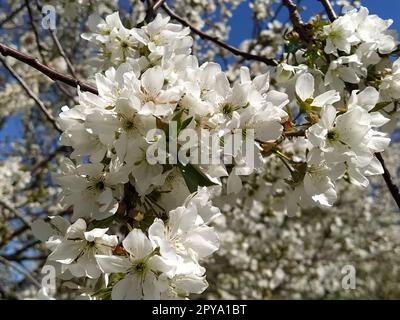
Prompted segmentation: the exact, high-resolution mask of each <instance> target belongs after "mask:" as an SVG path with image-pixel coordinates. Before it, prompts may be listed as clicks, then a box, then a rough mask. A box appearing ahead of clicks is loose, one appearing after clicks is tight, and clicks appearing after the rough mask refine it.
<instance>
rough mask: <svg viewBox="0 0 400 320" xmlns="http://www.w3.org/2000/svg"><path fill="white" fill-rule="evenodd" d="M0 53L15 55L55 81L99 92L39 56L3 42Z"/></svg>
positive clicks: (95, 92)
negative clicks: (28, 53)
mask: <svg viewBox="0 0 400 320" xmlns="http://www.w3.org/2000/svg"><path fill="white" fill-rule="evenodd" d="M0 54H2V55H3V56H4V57H6V56H10V57H13V58H15V59H17V60H19V61H21V62H24V63H26V64H28V65H30V66H31V67H33V68H35V69H36V70H38V71H40V72H41V73H43V74H45V75H46V76H48V77H49V78H50V79H52V80H53V81H61V82H63V83H65V84H67V85H69V86H72V87H75V88H77V87H78V86H79V87H80V89H81V90H82V91H88V92H91V93H94V94H98V91H97V89H96V88H95V87H92V86H91V85H89V84H86V83H84V82H82V81H80V80H78V79H76V78H74V77H71V76H68V75H65V74H62V73H60V72H58V71H57V70H54V69H52V68H50V67H48V66H46V65H44V64H43V63H41V62H39V61H38V59H37V58H35V57H32V56H29V55H27V54H24V53H22V52H20V51H18V50H16V49H13V48H10V47H8V46H6V45H4V44H2V43H0Z"/></svg>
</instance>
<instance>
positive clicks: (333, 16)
mask: <svg viewBox="0 0 400 320" xmlns="http://www.w3.org/2000/svg"><path fill="white" fill-rule="evenodd" d="M318 1H319V2H321V4H322V5H323V6H324V8H325V11H326V13H327V15H328V18H329V20H331V22H333V21H335V20H336V18H337V15H336V13H335V10H333V7H332V5H331V3H330V2H329V0H318Z"/></svg>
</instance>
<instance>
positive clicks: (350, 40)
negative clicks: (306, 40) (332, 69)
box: [324, 15, 360, 54]
mask: <svg viewBox="0 0 400 320" xmlns="http://www.w3.org/2000/svg"><path fill="white" fill-rule="evenodd" d="M355 29H356V26H355V24H354V22H353V21H352V19H351V17H350V16H349V15H345V16H342V17H339V18H338V19H336V20H335V21H333V22H332V23H331V24H329V25H327V26H325V27H324V34H325V35H326V46H325V49H324V50H325V52H326V53H328V54H331V53H334V54H337V50H340V51H343V52H344V53H347V54H349V53H350V50H351V47H352V46H353V45H355V44H357V43H359V42H360V40H359V39H358V37H357V36H356V34H355Z"/></svg>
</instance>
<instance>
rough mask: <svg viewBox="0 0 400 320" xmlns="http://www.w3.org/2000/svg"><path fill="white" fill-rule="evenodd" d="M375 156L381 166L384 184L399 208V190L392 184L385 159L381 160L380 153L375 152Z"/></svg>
mask: <svg viewBox="0 0 400 320" xmlns="http://www.w3.org/2000/svg"><path fill="white" fill-rule="evenodd" d="M375 156H376V158H377V159H378V161H379V162H380V163H381V165H382V168H383V179H384V180H385V183H386V186H387V187H388V189H389V191H390V193H391V195H392V197H393V199H394V201H396V204H397V206H398V207H399V209H400V191H399V188H398V187H397V186H396V185H395V184H394V182H393V180H392V176H391V175H390V172H389V170H388V169H387V168H386V165H385V160H383V157H382V154H381V153H375Z"/></svg>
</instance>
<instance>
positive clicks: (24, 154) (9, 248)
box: [0, 0, 400, 299]
mask: <svg viewBox="0 0 400 320" xmlns="http://www.w3.org/2000/svg"><path fill="white" fill-rule="evenodd" d="M241 3H245V4H246V5H249V7H250V9H251V10H252V12H253V16H254V21H253V23H254V35H253V38H252V39H248V40H246V41H244V42H243V43H242V44H241V47H240V48H236V47H233V46H231V45H229V44H228V43H227V42H225V41H224V40H225V39H227V36H228V33H229V29H228V28H227V23H228V21H229V18H230V16H231V15H232V13H234V11H235V10H236V7H237V6H239V5H241ZM320 3H321V9H323V11H321V12H319V13H317V14H315V15H314V16H313V17H312V18H311V19H310V20H309V21H308V22H304V21H303V19H302V17H301V9H302V8H301V7H300V5H296V4H295V3H294V2H293V1H291V0H283V1H258V0H254V1H249V2H247V1H236V0H232V1H196V2H195V4H194V5H193V4H192V1H186V0H184V1H175V2H174V1H145V3H143V2H141V1H135V0H134V1H127V4H129V6H128V7H129V9H128V10H127V9H126V8H119V7H118V5H117V1H109V2H106V3H103V2H101V1H92V2H90V4H86V2H84V1H82V3H81V2H80V1H77V2H69V1H65V2H64V1H46V2H43V3H42V1H33V2H32V3H31V2H28V1H26V2H25V3H23V4H17V3H14V2H13V3H11V2H10V4H7V5H5V6H7V8H8V9H9V12H8V13H7V14H6V15H4V17H2V18H3V20H0V26H1V27H2V28H10V29H12V30H13V31H15V32H16V33H18V32H19V33H22V34H23V35H22V36H21V37H20V38H19V40H15V39H14V36H13V34H12V33H10V32H0V38H1V43H0V54H1V55H0V60H1V62H2V64H3V67H4V69H5V70H6V71H7V72H8V74H7V76H5V81H4V85H3V86H2V88H1V90H2V91H1V92H0V101H1V106H2V108H1V112H3V116H4V117H6V116H7V117H8V119H11V118H12V117H15V116H16V115H21V114H22V116H20V117H22V119H21V122H22V123H23V124H24V126H25V128H24V137H23V138H22V139H20V140H18V141H16V142H15V143H13V144H8V145H4V152H2V157H4V160H2V163H1V166H0V176H1V177H2V179H1V180H2V183H1V185H0V193H1V196H2V197H1V199H0V200H1V201H0V206H1V207H2V209H3V211H2V212H3V217H2V218H1V219H2V220H1V225H0V228H1V230H2V234H1V237H0V238H1V239H0V240H1V241H2V242H1V245H2V248H1V250H2V251H1V253H2V257H1V260H0V262H3V263H4V265H6V266H8V267H13V268H14V271H16V272H17V273H18V278H21V277H22V280H21V281H22V282H23V288H24V289H25V290H24V291H23V292H21V293H20V294H19V295H18V297H32V296H35V297H39V298H44V299H54V298H79V299H187V298H190V297H196V296H197V297H210V298H211V297H212V298H215V297H217V298H270V297H292V298H302V297H330V296H333V297H335V296H337V295H339V296H347V295H348V293H347V292H345V293H341V290H342V287H341V285H340V281H341V280H340V279H341V278H340V277H338V275H337V274H338V273H340V269H341V268H342V267H343V266H344V265H346V264H348V263H349V262H352V263H353V264H356V267H357V268H359V270H361V274H362V273H363V272H368V271H371V270H375V271H374V272H375V273H376V274H378V277H379V276H380V275H381V274H386V275H388V274H392V277H393V279H395V277H397V276H398V272H397V273H396V271H397V269H393V268H394V267H393V268H392V269H390V268H389V269H388V270H385V269H383V267H382V266H381V265H380V264H379V263H378V264H376V259H380V258H381V257H384V256H385V257H386V258H387V257H389V258H390V259H391V262H392V265H390V266H393V265H394V264H395V263H396V262H397V260H396V259H397V255H396V250H398V243H399V239H398V236H396V231H397V234H398V231H399V230H397V229H398V223H397V222H398V215H397V213H396V211H398V208H397V207H396V206H395V203H396V204H397V206H399V207H400V193H399V190H398V188H397V187H396V183H397V181H396V178H395V177H393V175H391V173H390V171H389V170H392V169H393V168H394V169H396V165H397V164H396V162H398V161H396V159H398V158H397V155H398V148H397V145H396V138H395V137H396V128H397V122H398V115H399V113H398V111H397V103H398V99H400V85H399V83H400V82H399V81H400V80H399V79H398V74H400V73H399V72H400V68H399V64H400V60H399V59H398V58H397V55H398V39H397V35H396V32H395V31H394V30H392V29H390V25H391V24H392V21H391V20H384V19H381V18H380V17H378V16H377V15H374V14H371V13H370V12H369V11H368V9H367V8H366V7H363V6H361V5H360V4H359V3H358V2H356V1H353V3H348V2H347V1H338V3H337V4H336V5H337V6H340V9H341V15H340V16H337V15H336V13H335V11H334V7H332V5H331V4H330V2H329V1H323V0H321V1H320ZM190 6H192V7H191V10H188V7H190ZM283 10H287V12H288V14H289V18H290V19H289V22H287V23H282V22H281V21H280V20H279V19H278V17H279V13H280V12H281V11H283ZM61 13H62V14H61ZM40 14H42V16H40ZM54 15H55V16H54ZM38 17H40V18H41V20H39V21H41V25H39V24H38V20H37V18H38ZM55 17H57V20H56V21H55V22H54V21H53V20H52V19H55ZM0 18H1V15H0ZM52 22H53V23H55V25H56V29H54V28H53V27H52V25H51V23H52ZM18 23H24V24H27V26H26V28H27V29H28V30H27V31H26V30H19V29H18V28H20V27H18ZM71 27H73V28H71ZM71 30H72V31H73V32H71ZM25 31H26V32H25ZM62 43H63V44H62ZM65 44H66V45H65ZM67 45H68V46H67ZM51 80H53V81H51ZM5 123H7V120H6V121H5ZM392 140H393V141H392ZM382 153H385V157H387V159H388V160H387V162H389V163H390V166H389V169H388V167H387V166H386V165H385V161H384V159H383V156H382ZM364 199H366V200H364ZM378 211H379V215H377V214H376V213H377V212H378ZM338 268H339V270H338ZM33 270H37V272H38V273H40V270H42V276H43V274H45V273H46V272H47V271H48V270H50V271H51V272H50V274H49V275H47V276H46V277H47V278H46V277H44V278H46V279H47V280H51V281H47V282H46V281H44V278H43V280H42V281H41V283H39V281H38V278H37V277H36V278H35V275H32V274H31V272H32V271H33ZM4 271H5V272H8V269H6V270H4ZM48 276H50V277H48ZM14 277H15V276H14ZM5 278H6V277H5ZM207 279H208V280H207ZM16 281H18V280H14V279H12V277H11V280H9V282H10V283H9V284H7V285H5V286H4V287H5V288H7V287H10V288H11V286H12V285H13V282H16ZM371 281H372V282H371ZM359 283H361V286H362V289H361V290H360V291H358V293H357V295H356V296H359V297H365V296H371V295H373V296H378V297H379V295H381V296H390V297H392V296H395V297H398V295H399V292H400V291H399V290H398V288H397V289H396V287H395V288H394V289H387V288H388V287H385V285H386V283H385V282H384V281H382V280H381V279H379V278H373V279H372V280H371V279H368V277H363V278H362V279H361V282H359ZM377 283H378V284H377ZM379 283H380V285H381V287H379V290H384V289H387V290H388V292H384V293H379V292H378V289H376V287H377V286H379ZM382 283H383V284H382ZM34 287H37V288H35V289H33V288H34ZM207 288H209V289H208V290H207ZM396 290H397V291H396ZM21 291H22V290H21ZM200 294H202V296H199V295H200ZM346 294H347V295H346ZM2 295H4V296H6V297H7V296H9V295H11V292H10V291H7V290H4V292H2Z"/></svg>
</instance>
